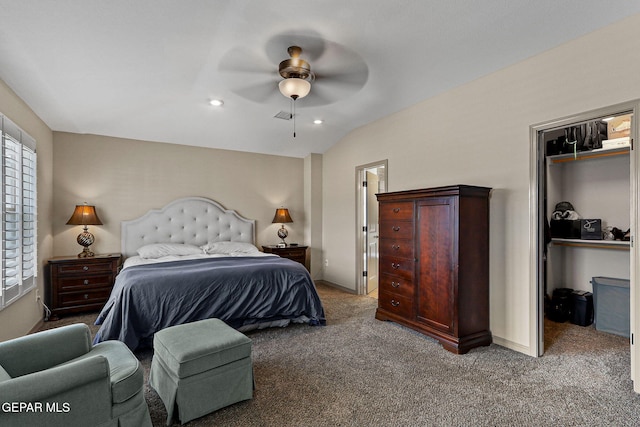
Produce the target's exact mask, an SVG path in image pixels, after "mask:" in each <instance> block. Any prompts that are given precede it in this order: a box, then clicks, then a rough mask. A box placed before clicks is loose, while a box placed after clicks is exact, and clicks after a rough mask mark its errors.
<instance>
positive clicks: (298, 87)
mask: <svg viewBox="0 0 640 427" xmlns="http://www.w3.org/2000/svg"><path fill="white" fill-rule="evenodd" d="M287 53H288V54H289V56H290V58H289V59H285V60H284V61H282V62H281V63H280V65H279V66H278V73H280V76H282V78H283V79H284V80H281V81H280V83H278V89H280V93H281V94H283V95H284V96H286V97H287V98H291V99H293V100H294V101H295V100H296V99H299V98H304V97H305V96H307V95H308V94H309V91H310V90H311V82H312V81H313V80H314V79H315V76H314V74H313V73H312V72H311V66H310V65H309V63H308V62H307V61H305V60H304V59H302V58H301V57H300V54H302V48H301V47H300V46H289V48H288V49H287Z"/></svg>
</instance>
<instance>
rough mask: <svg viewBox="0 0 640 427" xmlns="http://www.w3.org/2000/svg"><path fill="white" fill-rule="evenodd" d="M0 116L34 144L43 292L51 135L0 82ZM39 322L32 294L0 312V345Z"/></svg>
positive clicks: (48, 236)
mask: <svg viewBox="0 0 640 427" xmlns="http://www.w3.org/2000/svg"><path fill="white" fill-rule="evenodd" d="M0 112H2V114H4V115H6V116H7V117H8V118H9V119H11V120H12V121H13V122H14V123H15V124H17V125H18V126H20V127H21V128H22V130H24V131H25V132H27V133H28V134H29V135H31V136H32V137H33V138H35V140H36V144H37V147H36V152H37V155H38V160H37V161H38V172H37V173H38V177H37V179H38V289H39V290H40V295H44V294H43V290H44V285H43V283H44V268H43V267H44V265H45V264H46V260H47V259H48V258H50V257H51V253H52V246H53V239H52V234H51V211H52V200H53V198H52V173H53V168H52V157H53V153H52V150H53V147H52V139H53V136H52V132H51V129H49V128H48V127H47V125H45V124H44V122H43V121H42V120H40V118H39V117H38V116H36V115H35V113H34V112H33V111H31V109H30V108H29V107H28V106H27V105H26V104H25V103H24V102H23V101H22V100H21V99H20V98H19V97H18V96H17V95H16V94H15V93H14V92H13V91H12V90H11V89H9V87H8V86H7V85H6V84H5V83H4V82H3V81H1V80H0ZM41 319H42V306H40V305H39V304H38V303H37V302H36V299H35V296H34V291H31V292H29V293H28V294H27V295H25V296H24V297H22V298H21V299H19V300H17V301H16V302H14V303H13V304H11V305H10V306H8V307H6V308H5V309H4V310H2V311H0V325H2V327H1V328H0V341H5V340H8V339H11V338H15V337H18V336H21V335H24V334H26V333H27V332H29V331H30V330H31V329H32V328H33V327H34V326H35V325H36V324H37V323H38V322H39V321H40V320H41Z"/></svg>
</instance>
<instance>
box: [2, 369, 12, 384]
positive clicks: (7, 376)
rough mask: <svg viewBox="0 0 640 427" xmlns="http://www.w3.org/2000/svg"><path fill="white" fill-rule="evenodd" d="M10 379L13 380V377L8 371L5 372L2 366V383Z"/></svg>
mask: <svg viewBox="0 0 640 427" xmlns="http://www.w3.org/2000/svg"><path fill="white" fill-rule="evenodd" d="M10 379H11V375H9V374H8V373H7V371H5V370H4V368H3V367H2V366H0V383H1V382H3V381H6V380H10Z"/></svg>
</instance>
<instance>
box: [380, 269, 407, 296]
mask: <svg viewBox="0 0 640 427" xmlns="http://www.w3.org/2000/svg"><path fill="white" fill-rule="evenodd" d="M379 286H380V292H387V293H391V294H397V295H403V296H406V297H409V298H412V297H413V295H414V285H413V282H412V281H410V280H407V279H403V278H401V277H396V276H391V275H389V274H385V273H383V274H381V275H380V281H379Z"/></svg>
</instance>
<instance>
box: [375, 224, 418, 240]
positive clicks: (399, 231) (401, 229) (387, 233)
mask: <svg viewBox="0 0 640 427" xmlns="http://www.w3.org/2000/svg"><path fill="white" fill-rule="evenodd" d="M380 238H381V239H412V238H413V222H411V221H382V222H380Z"/></svg>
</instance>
